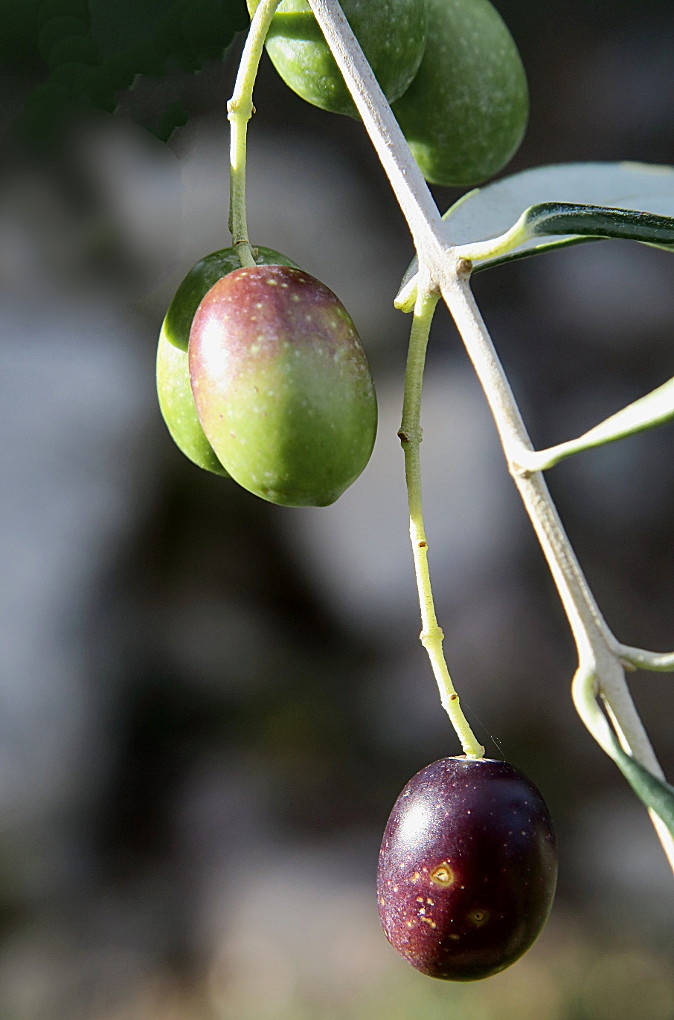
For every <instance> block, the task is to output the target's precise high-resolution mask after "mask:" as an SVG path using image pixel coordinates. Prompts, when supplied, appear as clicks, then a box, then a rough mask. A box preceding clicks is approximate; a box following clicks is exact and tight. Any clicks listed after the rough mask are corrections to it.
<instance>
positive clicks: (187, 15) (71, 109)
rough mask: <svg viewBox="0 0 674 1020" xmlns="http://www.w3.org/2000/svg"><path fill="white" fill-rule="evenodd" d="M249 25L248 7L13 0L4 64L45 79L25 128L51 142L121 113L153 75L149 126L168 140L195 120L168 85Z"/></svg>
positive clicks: (199, 0)
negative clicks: (132, 92) (68, 128)
mask: <svg viewBox="0 0 674 1020" xmlns="http://www.w3.org/2000/svg"><path fill="white" fill-rule="evenodd" d="M247 23H248V15H247V11H246V5H245V3H244V0H120V2H118V3H112V2H111V0H43V2H41V3H40V2H38V0H32V2H31V0H28V2H26V3H22V2H21V0H5V6H4V10H3V18H2V28H3V31H2V36H1V37H0V59H1V60H2V63H3V66H4V67H5V68H6V69H8V70H13V71H14V72H19V71H23V72H26V71H27V72H29V73H30V74H31V75H32V76H34V77H35V78H37V79H38V83H36V84H35V86H34V87H33V88H32V90H31V91H30V93H29V95H28V97H27V100H26V104H25V107H24V110H23V112H22V113H21V115H20V117H19V119H18V123H17V125H16V126H17V128H18V130H19V131H20V133H21V135H22V137H23V138H26V139H28V140H30V141H31V142H40V143H45V142H49V141H50V140H51V139H52V138H54V137H55V136H57V135H58V134H59V133H60V131H61V130H62V128H63V126H64V124H66V123H67V122H69V121H70V120H72V119H73V118H74V117H77V116H78V115H82V114H85V113H86V112H89V111H95V110H105V111H108V112H113V111H115V110H116V109H117V107H118V102H119V96H120V93H123V92H125V91H127V90H129V89H133V88H135V87H136V86H137V84H138V83H139V81H140V80H141V79H142V78H148V77H149V78H152V79H156V84H157V85H158V88H157V90H156V94H155V108H154V109H153V111H152V113H151V115H150V116H146V118H145V119H144V120H143V121H142V124H143V127H145V128H146V129H147V130H149V131H151V132H152V133H153V134H155V135H156V136H157V137H158V138H160V139H162V140H164V141H165V140H166V139H168V138H169V137H170V135H171V134H172V132H173V131H174V130H175V128H176V127H179V126H180V125H182V124H184V123H185V122H186V120H187V113H186V111H185V110H184V108H183V107H182V105H181V104H180V102H177V101H176V100H175V95H174V92H173V91H172V90H171V88H170V87H166V88H163V87H162V85H163V84H165V83H167V82H168V79H169V78H170V76H171V75H172V74H175V72H176V71H179V70H182V71H184V72H188V73H193V72H198V71H199V70H200V69H201V68H203V66H204V65H205V64H206V63H207V62H208V61H211V60H217V59H221V58H222V56H223V54H224V53H225V52H226V50H227V48H228V47H229V46H230V44H231V42H232V40H233V38H234V36H235V34H236V33H237V32H239V31H241V30H242V29H243V28H245V26H246V24H247Z"/></svg>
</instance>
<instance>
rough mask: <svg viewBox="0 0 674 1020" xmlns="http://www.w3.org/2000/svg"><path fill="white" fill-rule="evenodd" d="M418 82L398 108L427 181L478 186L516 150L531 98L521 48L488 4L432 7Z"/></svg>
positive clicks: (475, 1) (433, 0)
mask: <svg viewBox="0 0 674 1020" xmlns="http://www.w3.org/2000/svg"><path fill="white" fill-rule="evenodd" d="M427 4H428V41H427V44H426V50H425V53H424V56H423V60H422V61H421V66H420V67H419V71H418V72H417V75H416V77H415V79H414V81H413V82H412V84H411V85H410V87H409V88H408V89H407V91H406V92H405V94H404V95H403V96H402V97H401V98H400V99H398V101H397V102H396V103H394V104H393V112H394V113H395V115H396V117H397V119H398V122H399V124H400V127H401V128H402V131H403V134H404V135H405V138H406V139H407V141H408V143H409V146H410V148H411V150H412V153H413V154H414V157H415V159H416V161H417V163H418V164H419V167H420V168H421V171H422V173H423V174H424V177H426V179H427V180H429V181H431V182H432V183H434V184H447V185H469V184H476V183H478V182H479V181H483V180H485V178H487V177H490V176H491V175H492V174H495V173H496V172H497V171H498V170H500V169H501V167H503V166H504V165H505V164H506V163H507V162H508V160H509V159H510V158H511V157H512V156H513V154H514V153H515V151H516V150H517V148H518V146H519V144H520V142H521V141H522V137H523V135H524V131H525V128H526V124H527V118H528V113H529V98H528V89H527V82H526V76H525V73H524V68H523V66H522V61H521V59H520V56H519V53H518V51H517V47H516V46H515V43H514V41H513V38H512V36H511V35H510V32H509V31H508V28H507V27H506V25H505V23H504V21H503V19H502V18H501V15H500V14H499V13H498V11H497V10H496V9H495V8H494V7H493V6H492V5H491V4H490V3H489V0H427Z"/></svg>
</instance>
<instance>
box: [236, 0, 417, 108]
mask: <svg viewBox="0 0 674 1020" xmlns="http://www.w3.org/2000/svg"><path fill="white" fill-rule="evenodd" d="M247 3H248V10H249V11H250V13H251V15H252V14H254V12H255V10H256V8H257V6H258V3H259V0H247ZM342 10H343V11H344V14H345V16H346V18H347V20H348V22H349V24H350V25H351V28H352V29H353V32H354V34H355V36H356V37H357V39H358V41H359V43H360V45H361V46H362V48H363V52H364V53H365V56H366V57H367V59H368V61H369V63H370V65H371V67H372V70H373V71H374V74H375V77H376V78H377V81H378V82H379V84H380V85H381V88H382V91H383V92H384V94H385V95H386V98H387V99H388V100H389V102H392V101H393V100H394V99H397V98H398V97H399V96H401V95H402V94H403V92H404V91H405V89H406V88H407V87H408V86H409V84H410V82H411V81H412V79H413V78H414V75H415V74H416V72H417V68H418V67H419V64H420V62H421V58H422V56H423V52H424V47H425V44H426V0H342ZM266 45H267V52H268V53H269V56H270V57H271V60H272V63H273V64H274V67H275V68H276V70H277V71H278V73H279V74H280V75H281V77H282V78H283V80H284V81H285V83H286V85H288V86H290V88H291V89H292V90H293V91H294V92H297V94H298V95H300V96H301V97H302V99H306V101H307V102H309V103H312V104H313V105H314V106H320V107H321V109H323V110H329V111H330V112H332V113H344V114H349V115H351V116H352V117H357V116H358V114H357V112H356V107H355V106H354V103H353V100H352V99H351V96H350V94H349V90H348V89H347V87H346V85H345V84H344V79H343V78H342V75H341V72H340V70H339V68H338V67H337V64H336V63H335V60H334V58H333V56H332V54H331V52H330V48H329V46H328V44H327V43H326V41H325V39H324V37H323V33H322V31H321V29H320V27H319V25H318V23H317V22H316V19H315V18H314V16H313V14H312V12H311V8H310V7H309V4H308V3H307V0H283V2H282V3H281V4H280V5H279V7H278V10H277V12H276V14H275V15H274V17H273V19H272V23H271V27H270V30H269V34H268V36H267V44H266Z"/></svg>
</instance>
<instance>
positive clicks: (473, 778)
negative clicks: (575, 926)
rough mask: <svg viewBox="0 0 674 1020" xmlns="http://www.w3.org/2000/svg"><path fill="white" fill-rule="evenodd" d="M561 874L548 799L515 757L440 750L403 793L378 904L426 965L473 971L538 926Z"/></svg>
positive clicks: (532, 935) (519, 948)
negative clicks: (448, 755)
mask: <svg viewBox="0 0 674 1020" xmlns="http://www.w3.org/2000/svg"><path fill="white" fill-rule="evenodd" d="M556 884H557V851H556V846H555V836H554V831H553V827H552V821H551V819H550V814H549V812H548V809H547V806H546V804H545V801H544V800H543V798H542V797H541V794H540V793H539V792H538V790H537V789H536V787H535V786H534V785H533V783H532V782H531V781H530V780H529V779H527V777H526V776H525V775H523V773H522V772H520V771H519V770H518V769H516V768H514V766H512V765H509V764H508V763H507V762H504V761H495V760H491V759H485V758H480V759H468V758H462V757H459V758H442V759H441V760H440V761H436V762H433V763H432V764H431V765H427V766H426V768H424V769H422V770H421V771H420V772H418V773H417V774H416V775H415V776H413V778H412V779H410V781H409V782H408V783H407V785H406V786H405V787H404V789H403V790H402V792H401V794H400V796H399V797H398V799H397V800H396V802H395V804H394V806H393V809H392V811H391V814H390V816H389V819H388V822H387V825H386V829H385V832H384V838H383V841H382V844H381V850H380V854H379V867H378V872H377V897H378V902H379V914H380V918H381V923H382V927H383V929H384V932H385V934H386V937H387V938H388V940H389V942H390V943H391V944H392V945H393V946H394V947H395V948H396V949H397V950H398V951H399V952H400V953H401V954H402V955H403V956H404V957H405V958H406V959H407V960H408V961H409V962H410V963H411V964H412V965H413V966H414V967H416V968H417V970H420V971H421V972H422V973H424V974H428V975H430V976H431V977H436V978H444V979H446V980H451V981H473V980H476V979H478V978H484V977H489V976H490V975H491V974H496V973H498V971H501V970H503V969H504V968H505V967H508V966H509V965H510V964H511V963H514V961H515V960H517V959H518V958H519V957H520V956H521V955H522V954H523V953H524V952H525V951H526V950H527V949H529V947H530V946H531V945H532V944H533V942H534V941H535V940H536V938H537V937H538V935H539V934H540V932H541V929H542V928H543V925H544V924H545V921H546V919H547V917H548V914H549V912H550V909H551V907H552V901H553V898H554V894H555V887H556Z"/></svg>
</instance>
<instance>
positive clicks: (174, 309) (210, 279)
mask: <svg viewBox="0 0 674 1020" xmlns="http://www.w3.org/2000/svg"><path fill="white" fill-rule="evenodd" d="M253 252H254V257H255V260H256V262H257V263H258V264H259V265H269V264H272V263H273V264H275V265H277V264H278V265H289V266H294V265H295V263H294V262H292V261H291V260H290V259H289V258H287V257H286V256H285V255H281V254H280V252H277V251H274V250H273V249H272V248H261V247H259V248H254V249H253ZM240 268H241V262H240V261H239V256H238V254H237V251H236V249H235V248H222V249H221V250H219V251H214V252H211V254H210V255H206V256H205V257H204V258H202V259H200V260H199V261H198V262H197V263H196V264H195V265H194V266H192V268H191V269H190V271H189V273H188V274H187V276H186V277H185V278H184V280H183V281H182V283H181V284H180V286H179V287H178V290H177V291H176V293H175V295H174V297H173V300H172V301H171V304H170V305H169V309H168V311H167V313H166V316H165V318H164V322H163V325H162V328H161V332H160V334H159V343H158V346H157V395H158V397H159V408H160V410H161V413H162V417H163V419H164V421H165V423H166V427H167V428H168V430H169V432H170V434H171V437H172V438H173V441H174V442H175V444H176V446H177V447H178V448H179V449H180V450H182V452H183V453H184V454H185V456H187V457H189V459H190V460H191V461H193V462H194V463H195V464H198V466H199V467H202V468H205V469H206V470H207V471H213V472H215V474H219V475H228V474H229V472H228V471H226V470H225V468H224V467H223V466H222V464H221V463H220V461H219V460H218V458H217V456H216V455H215V452H214V450H213V447H212V446H211V444H210V443H209V442H208V440H207V439H206V436H205V435H204V430H203V429H202V427H201V424H200V422H199V419H198V417H197V410H196V407H195V406H194V397H193V396H192V387H191V384H190V369H189V362H188V357H187V344H188V341H189V335H190V326H191V325H192V319H193V318H194V313H195V312H196V310H197V307H198V305H199V302H200V301H201V299H202V297H203V296H204V294H205V293H206V292H207V291H208V290H210V288H211V287H212V286H213V284H214V283H215V282H216V281H217V280H220V279H221V278H222V277H223V276H225V275H226V274H227V273H231V272H232V271H233V270H234V269H240Z"/></svg>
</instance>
